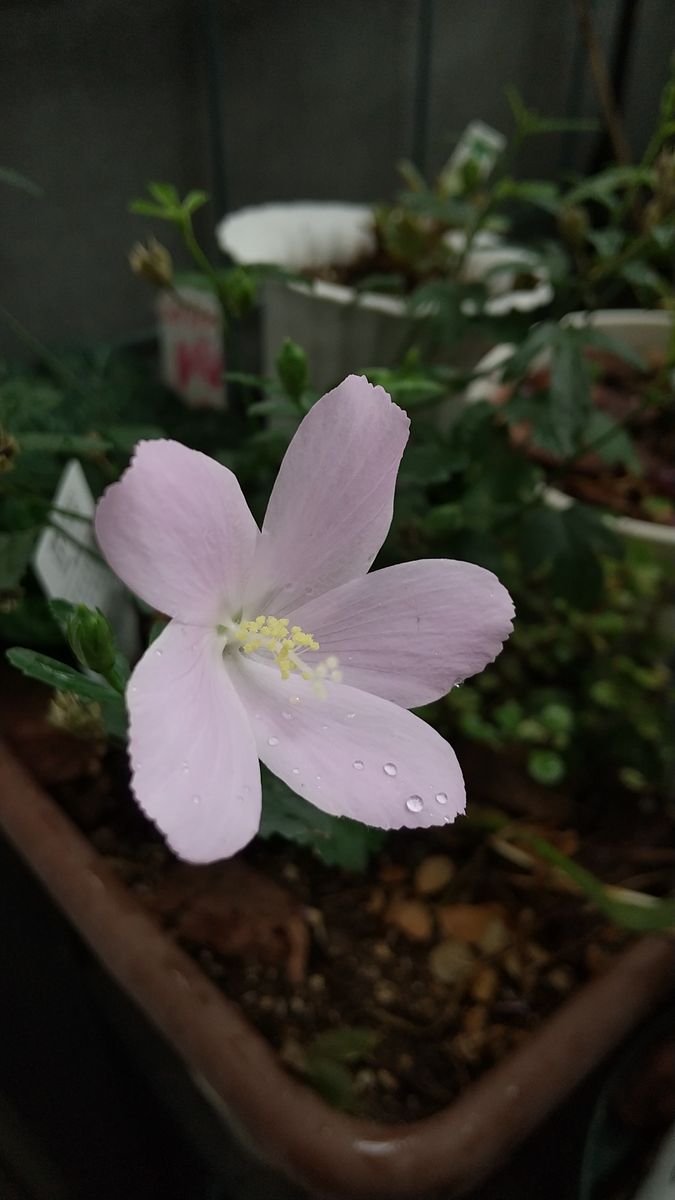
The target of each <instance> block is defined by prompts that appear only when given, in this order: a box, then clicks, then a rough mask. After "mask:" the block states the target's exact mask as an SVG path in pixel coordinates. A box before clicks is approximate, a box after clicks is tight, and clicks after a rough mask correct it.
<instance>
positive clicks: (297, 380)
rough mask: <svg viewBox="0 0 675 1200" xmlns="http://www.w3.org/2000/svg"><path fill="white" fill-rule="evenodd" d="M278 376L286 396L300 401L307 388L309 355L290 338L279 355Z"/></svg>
mask: <svg viewBox="0 0 675 1200" xmlns="http://www.w3.org/2000/svg"><path fill="white" fill-rule="evenodd" d="M277 375H278V376H279V379H280V380H281V383H282V386H283V389H284V391H285V392H286V394H287V395H288V396H290V397H291V398H292V399H293V400H299V399H300V397H301V396H302V393H303V392H304V390H305V388H306V387H307V378H308V371H307V355H306V354H305V352H304V350H303V349H302V348H301V347H300V346H298V344H297V342H292V341H291V339H290V338H286V340H285V342H284V344H283V346H282V347H281V350H280V351H279V353H278V355H277Z"/></svg>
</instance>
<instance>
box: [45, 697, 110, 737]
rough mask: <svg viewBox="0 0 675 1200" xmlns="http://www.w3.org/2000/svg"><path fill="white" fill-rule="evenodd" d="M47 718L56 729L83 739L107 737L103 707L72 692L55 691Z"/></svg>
mask: <svg viewBox="0 0 675 1200" xmlns="http://www.w3.org/2000/svg"><path fill="white" fill-rule="evenodd" d="M47 720H48V721H49V724H50V725H52V726H53V727H54V728H55V729H60V730H63V732H64V733H69V734H70V735H71V737H77V738H82V740H83V741H89V740H94V741H99V740H101V739H102V738H104V737H105V726H104V724H103V717H102V715H101V707H100V705H99V704H96V703H95V702H93V701H86V700H81V699H80V697H79V696H74V695H73V694H72V692H55V693H54V696H53V697H52V699H51V701H50V705H49V709H48V712H47Z"/></svg>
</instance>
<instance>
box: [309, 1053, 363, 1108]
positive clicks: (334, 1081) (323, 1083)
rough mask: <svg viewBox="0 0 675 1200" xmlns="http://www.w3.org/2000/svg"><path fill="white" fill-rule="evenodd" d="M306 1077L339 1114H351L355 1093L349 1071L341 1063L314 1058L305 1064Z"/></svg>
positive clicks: (354, 1102)
mask: <svg viewBox="0 0 675 1200" xmlns="http://www.w3.org/2000/svg"><path fill="white" fill-rule="evenodd" d="M306 1076H307V1079H308V1081H309V1083H311V1085H312V1087H313V1088H315V1090H316V1091H317V1092H318V1093H319V1095H320V1096H323V1098H324V1100H327V1101H328V1103H329V1104H330V1105H332V1107H333V1108H337V1109H339V1110H340V1111H341V1112H352V1111H353V1110H354V1108H355V1104H356V1092H355V1090H354V1080H353V1079H352V1075H351V1071H349V1070H348V1069H347V1067H344V1066H343V1065H342V1063H337V1062H333V1061H332V1060H331V1059H327V1058H315V1059H313V1060H312V1061H311V1063H308V1064H307V1069H306Z"/></svg>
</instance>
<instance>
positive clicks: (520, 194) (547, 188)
mask: <svg viewBox="0 0 675 1200" xmlns="http://www.w3.org/2000/svg"><path fill="white" fill-rule="evenodd" d="M494 197H495V199H498V200H524V201H525V202H526V203H527V204H534V205H536V206H537V208H542V209H543V210H544V212H548V213H551V214H553V215H554V216H555V215H556V214H557V213H558V211H559V209H560V204H561V196H560V188H559V187H558V185H557V184H556V183H551V182H549V181H548V180H539V179H510V178H508V179H502V180H500V181H499V182H498V183H496V184H495V188H494Z"/></svg>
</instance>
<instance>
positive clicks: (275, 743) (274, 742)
mask: <svg viewBox="0 0 675 1200" xmlns="http://www.w3.org/2000/svg"><path fill="white" fill-rule="evenodd" d="M267 745H268V746H278V745H279V739H278V737H268V739H267Z"/></svg>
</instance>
